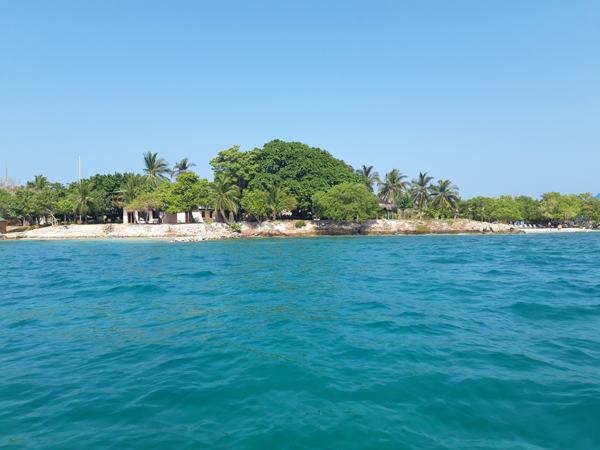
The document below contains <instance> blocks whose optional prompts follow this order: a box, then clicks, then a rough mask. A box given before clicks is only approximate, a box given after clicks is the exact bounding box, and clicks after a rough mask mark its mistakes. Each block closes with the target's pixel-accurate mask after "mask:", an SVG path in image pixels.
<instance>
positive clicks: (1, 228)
mask: <svg viewBox="0 0 600 450" xmlns="http://www.w3.org/2000/svg"><path fill="white" fill-rule="evenodd" d="M0 233H2V234H6V222H4V221H2V222H0Z"/></svg>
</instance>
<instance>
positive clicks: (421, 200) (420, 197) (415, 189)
mask: <svg viewBox="0 0 600 450" xmlns="http://www.w3.org/2000/svg"><path fill="white" fill-rule="evenodd" d="M431 180H433V177H428V176H427V172H425V173H419V178H417V179H415V180H412V183H411V187H410V192H411V196H412V199H413V201H414V202H415V203H416V204H417V206H418V208H419V219H422V218H423V208H425V205H426V204H427V200H428V199H429V193H430V191H431V185H430V184H429V183H430V182H431Z"/></svg>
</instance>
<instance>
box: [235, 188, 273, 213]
mask: <svg viewBox="0 0 600 450" xmlns="http://www.w3.org/2000/svg"><path fill="white" fill-rule="evenodd" d="M240 206H241V207H242V209H243V210H244V211H246V212H247V213H248V214H249V215H251V216H254V217H255V218H256V220H258V221H261V220H262V219H263V217H264V216H266V215H267V214H268V213H269V205H268V203H267V194H266V192H265V191H253V190H250V189H246V190H244V195H243V196H242V201H241V202H240Z"/></svg>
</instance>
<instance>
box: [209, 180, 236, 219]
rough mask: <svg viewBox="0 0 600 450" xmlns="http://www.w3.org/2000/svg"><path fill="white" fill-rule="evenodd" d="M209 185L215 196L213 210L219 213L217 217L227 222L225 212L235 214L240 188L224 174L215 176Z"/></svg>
mask: <svg viewBox="0 0 600 450" xmlns="http://www.w3.org/2000/svg"><path fill="white" fill-rule="evenodd" d="M210 185H211V188H212V191H213V193H214V195H215V203H214V204H215V210H216V211H219V213H220V214H219V215H220V216H221V217H222V218H223V220H224V221H225V222H227V217H225V210H228V211H232V212H234V213H235V212H237V210H238V203H239V201H240V188H239V187H238V186H236V184H235V183H234V182H233V181H232V180H231V177H229V176H227V175H225V174H217V175H216V176H215V181H213V182H212V183H211V184H210Z"/></svg>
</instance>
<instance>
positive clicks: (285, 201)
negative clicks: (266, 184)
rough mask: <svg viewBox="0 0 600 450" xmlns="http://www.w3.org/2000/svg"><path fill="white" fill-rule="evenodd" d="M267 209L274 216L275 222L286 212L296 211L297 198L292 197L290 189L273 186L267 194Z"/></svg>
mask: <svg viewBox="0 0 600 450" xmlns="http://www.w3.org/2000/svg"><path fill="white" fill-rule="evenodd" d="M265 198H266V200H267V208H268V209H269V211H271V214H272V215H273V220H275V219H276V218H277V216H278V215H279V214H281V213H282V212H284V211H291V210H292V209H296V197H294V196H292V195H290V189H289V188H287V187H284V188H282V187H279V186H275V185H272V186H271V187H270V188H269V189H268V190H267V191H266V192H265Z"/></svg>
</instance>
